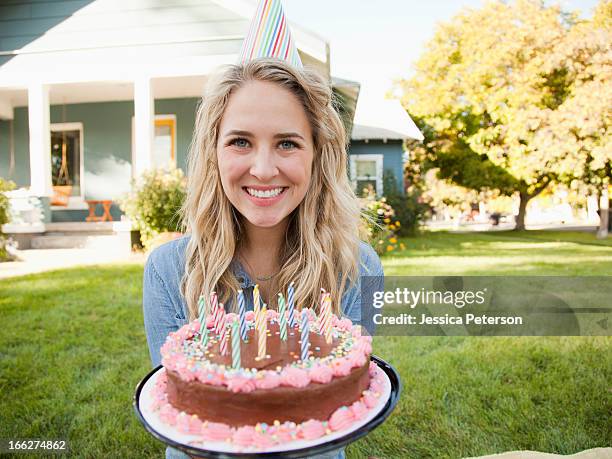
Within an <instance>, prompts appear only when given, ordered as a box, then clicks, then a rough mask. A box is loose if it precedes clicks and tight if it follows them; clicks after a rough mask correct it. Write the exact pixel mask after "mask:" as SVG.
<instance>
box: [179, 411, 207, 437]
mask: <svg viewBox="0 0 612 459" xmlns="http://www.w3.org/2000/svg"><path fill="white" fill-rule="evenodd" d="M176 428H177V429H178V430H179V432H182V433H186V434H198V433H200V431H201V429H202V421H200V420H199V419H198V417H197V416H190V415H189V414H187V413H185V412H184V411H182V412H181V413H180V414H179V415H178V417H177V423H176Z"/></svg>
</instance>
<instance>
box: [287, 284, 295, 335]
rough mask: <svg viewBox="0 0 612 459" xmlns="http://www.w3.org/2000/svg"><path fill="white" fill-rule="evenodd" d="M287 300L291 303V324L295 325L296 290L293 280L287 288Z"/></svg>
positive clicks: (291, 325)
mask: <svg viewBox="0 0 612 459" xmlns="http://www.w3.org/2000/svg"><path fill="white" fill-rule="evenodd" d="M287 301H288V303H289V326H290V327H295V326H296V325H297V323H296V321H295V290H294V288H293V282H291V283H290V284H289V288H288V289H287Z"/></svg>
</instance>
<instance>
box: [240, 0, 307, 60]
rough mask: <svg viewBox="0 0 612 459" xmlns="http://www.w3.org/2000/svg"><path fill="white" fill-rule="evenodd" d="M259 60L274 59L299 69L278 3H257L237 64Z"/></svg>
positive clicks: (270, 0) (266, 0)
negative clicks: (261, 58) (260, 58)
mask: <svg viewBox="0 0 612 459" xmlns="http://www.w3.org/2000/svg"><path fill="white" fill-rule="evenodd" d="M258 57H276V58H279V59H282V60H285V61H287V62H289V63H290V64H292V65H294V66H295V67H299V68H301V67H302V61H301V59H300V56H299V54H298V51H297V48H296V47H295V44H294V42H293V40H292V39H291V33H290V31H289V24H288V23H287V18H286V17H285V14H284V13H283V6H282V5H281V2H280V0H260V1H259V5H258V6H257V11H255V16H254V17H253V20H252V22H251V27H250V28H249V33H248V34H247V36H246V38H245V39H244V41H243V42H242V49H241V50H240V63H242V64H243V63H245V62H248V61H250V60H252V59H256V58H258Z"/></svg>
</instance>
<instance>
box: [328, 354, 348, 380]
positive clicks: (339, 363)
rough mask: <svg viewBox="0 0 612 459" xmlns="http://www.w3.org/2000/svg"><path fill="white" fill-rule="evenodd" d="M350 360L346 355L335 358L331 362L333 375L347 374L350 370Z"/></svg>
mask: <svg viewBox="0 0 612 459" xmlns="http://www.w3.org/2000/svg"><path fill="white" fill-rule="evenodd" d="M351 368H352V365H351V361H350V360H349V359H347V358H346V357H342V358H339V359H336V360H334V361H333V362H332V370H333V372H334V376H347V375H348V374H349V373H350V372H351Z"/></svg>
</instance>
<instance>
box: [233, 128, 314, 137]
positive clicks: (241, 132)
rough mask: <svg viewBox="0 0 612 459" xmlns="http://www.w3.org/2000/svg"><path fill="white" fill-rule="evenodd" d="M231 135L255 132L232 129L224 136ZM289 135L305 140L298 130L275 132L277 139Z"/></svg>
mask: <svg viewBox="0 0 612 459" xmlns="http://www.w3.org/2000/svg"><path fill="white" fill-rule="evenodd" d="M230 135H243V136H245V137H253V133H252V132H249V131H240V130H238V129H232V130H231V131H228V132H226V133H225V135H224V137H228V136H230ZM288 137H297V138H299V139H302V140H304V137H302V136H301V135H300V134H298V133H297V132H281V133H279V134H275V135H274V138H275V139H281V138H282V139H286V138H288Z"/></svg>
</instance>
